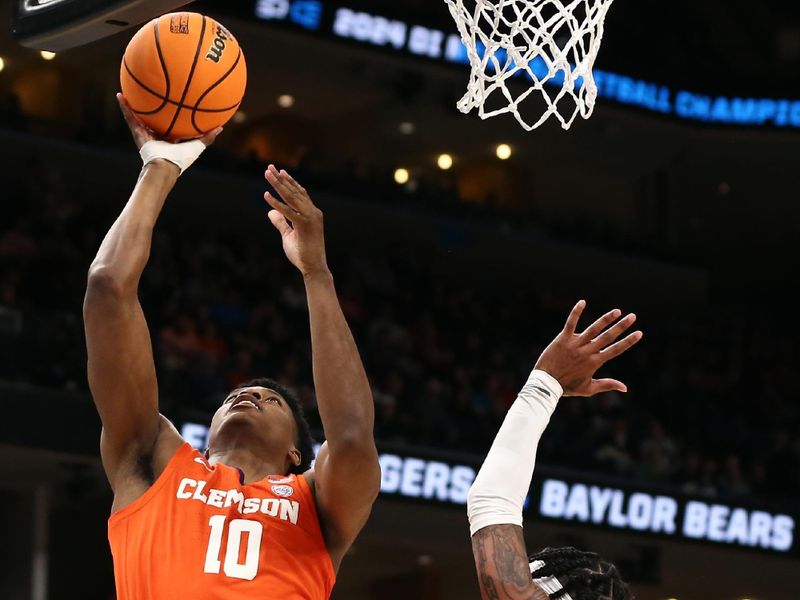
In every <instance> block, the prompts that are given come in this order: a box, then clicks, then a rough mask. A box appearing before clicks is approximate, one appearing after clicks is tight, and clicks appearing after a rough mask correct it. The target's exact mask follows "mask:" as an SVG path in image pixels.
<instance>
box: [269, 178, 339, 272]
mask: <svg viewBox="0 0 800 600" xmlns="http://www.w3.org/2000/svg"><path fill="white" fill-rule="evenodd" d="M264 175H265V177H266V179H267V181H268V182H269V183H270V185H272V187H273V188H275V191H276V192H278V194H279V195H280V197H281V199H282V200H283V202H281V201H280V200H278V199H277V198H275V197H274V196H273V195H272V194H270V193H269V192H265V193H264V199H265V200H266V201H267V204H269V205H270V206H271V207H272V210H271V211H269V220H270V221H272V224H273V225H274V226H275V229H277V230H278V231H279V232H280V234H281V238H282V239H283V251H284V252H285V253H286V257H287V258H288V259H289V261H290V262H291V263H292V264H293V265H294V266H295V267H297V268H298V269H300V272H301V273H302V274H303V277H308V276H310V275H315V274H319V273H327V272H328V261H327V258H326V257H325V235H324V230H323V225H322V211H321V210H320V209H318V208H317V207H316V206H314V203H313V202H312V201H311V198H310V197H309V196H308V192H306V190H305V188H303V187H302V186H301V185H300V184H299V183H297V182H296V181H295V180H294V179H293V178H292V176H291V175H289V174H288V173H287V172H286V171H283V170H281V171H280V172H279V171H278V170H277V169H276V168H275V166H274V165H270V166H269V168H268V169H267V171H266V173H265V174H264Z"/></svg>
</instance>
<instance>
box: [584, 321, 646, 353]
mask: <svg viewBox="0 0 800 600" xmlns="http://www.w3.org/2000/svg"><path fill="white" fill-rule="evenodd" d="M635 322H636V315H635V314H633V313H631V314H629V315H627V316H626V317H625V318H624V319H621V320H620V321H618V322H617V323H616V324H615V325H614V326H613V327H609V328H608V329H606V330H605V331H604V332H603V333H601V334H600V335H598V336H597V337H596V338H594V339H593V340H592V341H591V344H592V346H595V347H597V348H598V349H601V348H605V347H606V346H608V345H609V344H610V343H612V342H613V341H614V340H616V339H617V338H618V337H619V336H621V335H622V334H623V333H625V331H626V330H627V329H628V328H629V327H630V326H631V325H633V324H634V323H635Z"/></svg>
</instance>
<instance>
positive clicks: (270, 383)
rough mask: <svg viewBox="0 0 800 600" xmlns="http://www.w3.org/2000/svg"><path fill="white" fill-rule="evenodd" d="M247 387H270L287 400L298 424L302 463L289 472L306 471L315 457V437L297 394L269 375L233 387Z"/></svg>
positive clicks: (295, 473) (298, 441)
mask: <svg viewBox="0 0 800 600" xmlns="http://www.w3.org/2000/svg"><path fill="white" fill-rule="evenodd" d="M246 387H264V388H269V389H271V390H275V391H276V392H278V393H279V394H280V395H281V397H282V398H283V399H284V400H286V404H288V405H289V408H290V409H291V410H292V414H293V415H294V422H295V424H296V425H297V439H295V443H296V444H297V449H298V450H299V451H300V464H299V465H297V466H293V467H292V468H291V469H290V470H289V473H292V474H294V475H301V474H302V473H305V472H306V471H307V470H308V469H309V468H310V467H311V462H312V460H313V459H314V437H313V436H312V435H311V428H310V427H309V426H308V421H307V420H306V415H305V413H304V412H303V407H302V406H301V405H300V401H299V400H298V399H297V395H296V394H295V393H294V391H293V390H291V389H290V388H288V387H286V386H283V385H281V384H280V383H278V382H277V381H275V380H274V379H269V378H267V377H258V378H256V379H251V380H250V381H246V382H244V383H240V384H239V385H237V386H236V387H234V388H233V389H234V390H238V389H241V388H246Z"/></svg>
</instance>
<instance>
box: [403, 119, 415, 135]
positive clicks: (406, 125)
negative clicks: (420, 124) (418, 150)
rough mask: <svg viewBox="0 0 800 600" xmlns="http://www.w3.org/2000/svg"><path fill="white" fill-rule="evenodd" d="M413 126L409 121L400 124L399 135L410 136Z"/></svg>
mask: <svg viewBox="0 0 800 600" xmlns="http://www.w3.org/2000/svg"><path fill="white" fill-rule="evenodd" d="M414 129H416V128H415V127H414V124H413V123H412V122H411V121H403V122H402V123H400V133H402V134H403V135H411V134H412V133H414Z"/></svg>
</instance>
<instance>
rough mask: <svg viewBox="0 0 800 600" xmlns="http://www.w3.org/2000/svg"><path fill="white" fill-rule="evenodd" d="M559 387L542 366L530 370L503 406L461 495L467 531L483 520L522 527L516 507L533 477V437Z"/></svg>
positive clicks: (547, 415) (550, 410) (547, 416)
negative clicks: (510, 401) (504, 411)
mask: <svg viewBox="0 0 800 600" xmlns="http://www.w3.org/2000/svg"><path fill="white" fill-rule="evenodd" d="M562 393H563V390H562V388H561V385H559V383H558V381H556V379H554V378H553V377H551V376H550V375H549V374H548V373H545V372H544V371H533V372H532V373H531V375H530V377H529V378H528V381H527V382H526V383H525V385H524V387H523V388H522V390H521V391H520V393H519V395H518V396H517V399H516V400H515V401H514V404H512V405H511V408H510V409H509V410H508V414H507V415H506V418H505V420H504V421H503V425H502V426H501V427H500V431H498V432H497V437H496V438H495V440H494V442H493V443H492V448H491V449H490V450H489V454H487V455H486V460H485V461H484V463H483V466H482V467H481V469H480V471H479V472H478V476H477V477H476V478H475V482H474V483H473V484H472V487H471V488H470V490H469V494H468V496H467V514H468V515H469V524H470V533H471V534H472V535H475V532H477V531H478V530H479V529H483V528H484V527H488V526H489V525H502V524H512V525H519V526H522V506H523V504H524V502H525V497H526V496H527V495H528V490H529V488H530V485H531V478H532V477H533V468H534V466H535V464H536V449H537V447H538V446H539V439H540V438H541V437H542V433H543V432H544V430H545V427H547V424H548V423H549V422H550V415H552V414H553V411H554V410H555V409H556V405H557V404H558V399H559V398H560V397H561V394H562Z"/></svg>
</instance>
